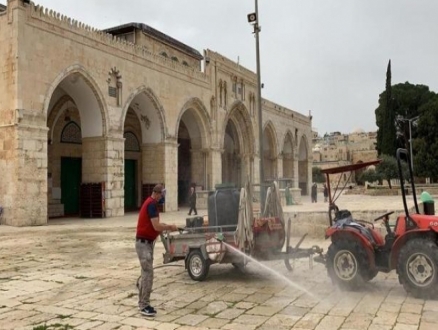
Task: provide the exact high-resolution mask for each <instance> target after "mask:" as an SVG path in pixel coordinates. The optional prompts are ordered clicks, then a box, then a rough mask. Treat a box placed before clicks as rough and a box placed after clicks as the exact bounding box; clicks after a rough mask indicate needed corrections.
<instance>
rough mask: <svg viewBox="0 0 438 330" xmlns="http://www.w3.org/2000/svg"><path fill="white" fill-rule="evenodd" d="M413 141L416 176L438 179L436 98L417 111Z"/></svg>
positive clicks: (437, 97) (437, 108) (437, 104)
mask: <svg viewBox="0 0 438 330" xmlns="http://www.w3.org/2000/svg"><path fill="white" fill-rule="evenodd" d="M419 115H420V117H419V119H418V123H417V124H418V125H417V129H416V133H417V138H416V139H415V140H414V144H413V149H414V154H415V157H414V169H415V174H416V175H417V176H423V177H431V178H432V179H437V178H438V166H437V160H438V96H436V95H435V97H434V98H432V99H430V100H429V102H427V103H426V104H424V105H423V106H421V108H420V109H419Z"/></svg>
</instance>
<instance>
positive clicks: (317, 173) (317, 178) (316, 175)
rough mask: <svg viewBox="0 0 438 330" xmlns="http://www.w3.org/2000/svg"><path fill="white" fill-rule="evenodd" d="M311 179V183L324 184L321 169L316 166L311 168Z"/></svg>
mask: <svg viewBox="0 0 438 330" xmlns="http://www.w3.org/2000/svg"><path fill="white" fill-rule="evenodd" d="M312 178H313V182H316V183H324V182H325V176H324V173H322V172H321V168H320V167H317V166H316V167H313V168H312Z"/></svg>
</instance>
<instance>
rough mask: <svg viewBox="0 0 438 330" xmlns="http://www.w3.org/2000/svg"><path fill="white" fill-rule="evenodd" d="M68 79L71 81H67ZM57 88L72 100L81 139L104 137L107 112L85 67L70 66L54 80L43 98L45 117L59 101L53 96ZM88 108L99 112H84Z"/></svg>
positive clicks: (78, 65) (100, 93)
mask: <svg viewBox="0 0 438 330" xmlns="http://www.w3.org/2000/svg"><path fill="white" fill-rule="evenodd" d="M70 77H71V79H69V78H70ZM58 87H61V88H62V89H64V90H65V92H66V93H67V94H68V95H70V97H71V98H72V99H73V100H74V103H75V104H76V106H77V108H78V110H79V112H80V116H81V129H82V134H83V137H98V136H106V135H107V130H108V116H107V113H108V112H107V105H106V102H105V97H104V96H103V94H102V92H101V90H100V88H99V87H98V84H97V83H96V81H95V79H94V78H93V77H92V76H91V74H90V73H89V72H88V71H87V70H86V69H85V67H84V66H82V65H80V64H74V65H71V66H69V67H68V68H66V69H65V70H63V71H62V72H61V73H60V74H59V75H58V76H57V77H56V78H55V80H54V81H53V82H52V84H51V85H50V87H49V89H48V91H47V93H46V96H45V98H44V103H43V112H44V115H45V116H46V117H47V116H49V111H50V109H52V108H53V105H54V104H55V103H57V101H59V99H58V98H57V97H56V95H54V94H55V92H56V90H57V88H58ZM80 96H81V97H80ZM84 96H85V97H84ZM90 104H91V107H90ZM90 108H97V109H98V110H99V111H85V110H84V109H88V110H89V109H90ZM97 123H100V124H97Z"/></svg>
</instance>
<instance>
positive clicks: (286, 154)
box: [283, 132, 296, 186]
mask: <svg viewBox="0 0 438 330" xmlns="http://www.w3.org/2000/svg"><path fill="white" fill-rule="evenodd" d="M283 178H285V179H288V180H293V179H296V178H294V147H293V137H292V133H291V132H288V133H287V134H286V136H285V138H284V143H283ZM291 186H293V185H292V184H291Z"/></svg>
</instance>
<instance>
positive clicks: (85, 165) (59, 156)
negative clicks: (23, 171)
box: [43, 64, 108, 217]
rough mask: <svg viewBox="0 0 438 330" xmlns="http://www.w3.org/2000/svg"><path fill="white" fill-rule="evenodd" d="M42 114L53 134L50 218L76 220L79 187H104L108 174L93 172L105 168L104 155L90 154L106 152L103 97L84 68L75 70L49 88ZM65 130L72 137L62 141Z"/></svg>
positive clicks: (49, 164) (77, 66) (49, 160)
mask: <svg viewBox="0 0 438 330" xmlns="http://www.w3.org/2000/svg"><path fill="white" fill-rule="evenodd" d="M43 113H44V115H45V117H46V124H47V127H48V128H49V131H48V142H49V143H48V147H47V177H48V178H49V180H48V189H47V194H48V196H47V197H48V198H47V200H48V213H49V217H53V216H63V215H78V214H79V205H80V201H81V194H80V189H81V184H82V183H86V182H105V177H106V173H107V172H106V171H107V168H106V167H104V166H102V167H99V168H98V169H96V167H95V164H97V163H99V164H101V163H102V160H103V159H104V156H103V153H101V152H92V150H105V138H106V137H107V133H108V113H107V106H106V103H105V98H104V95H103V94H102V93H101V90H100V89H99V87H98V84H97V83H96V81H95V79H94V78H93V77H92V76H91V74H90V73H89V72H88V71H87V70H86V69H85V68H84V67H83V66H82V65H80V64H74V65H71V66H69V67H68V68H66V69H65V70H63V71H62V72H61V73H60V74H59V75H58V76H57V77H56V78H55V79H54V81H53V82H52V84H51V85H50V86H49V88H48V90H47V93H46V96H45V99H44V102H43ZM61 118H63V120H61ZM73 123H74V124H73ZM76 126H77V127H76ZM66 127H69V128H71V129H72V130H71V131H68V132H69V134H70V135H71V136H66V137H63V134H64V133H65V132H66V131H64V129H65V128H66ZM72 134H73V135H74V136H73V135H72ZM61 143H62V145H61Z"/></svg>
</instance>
